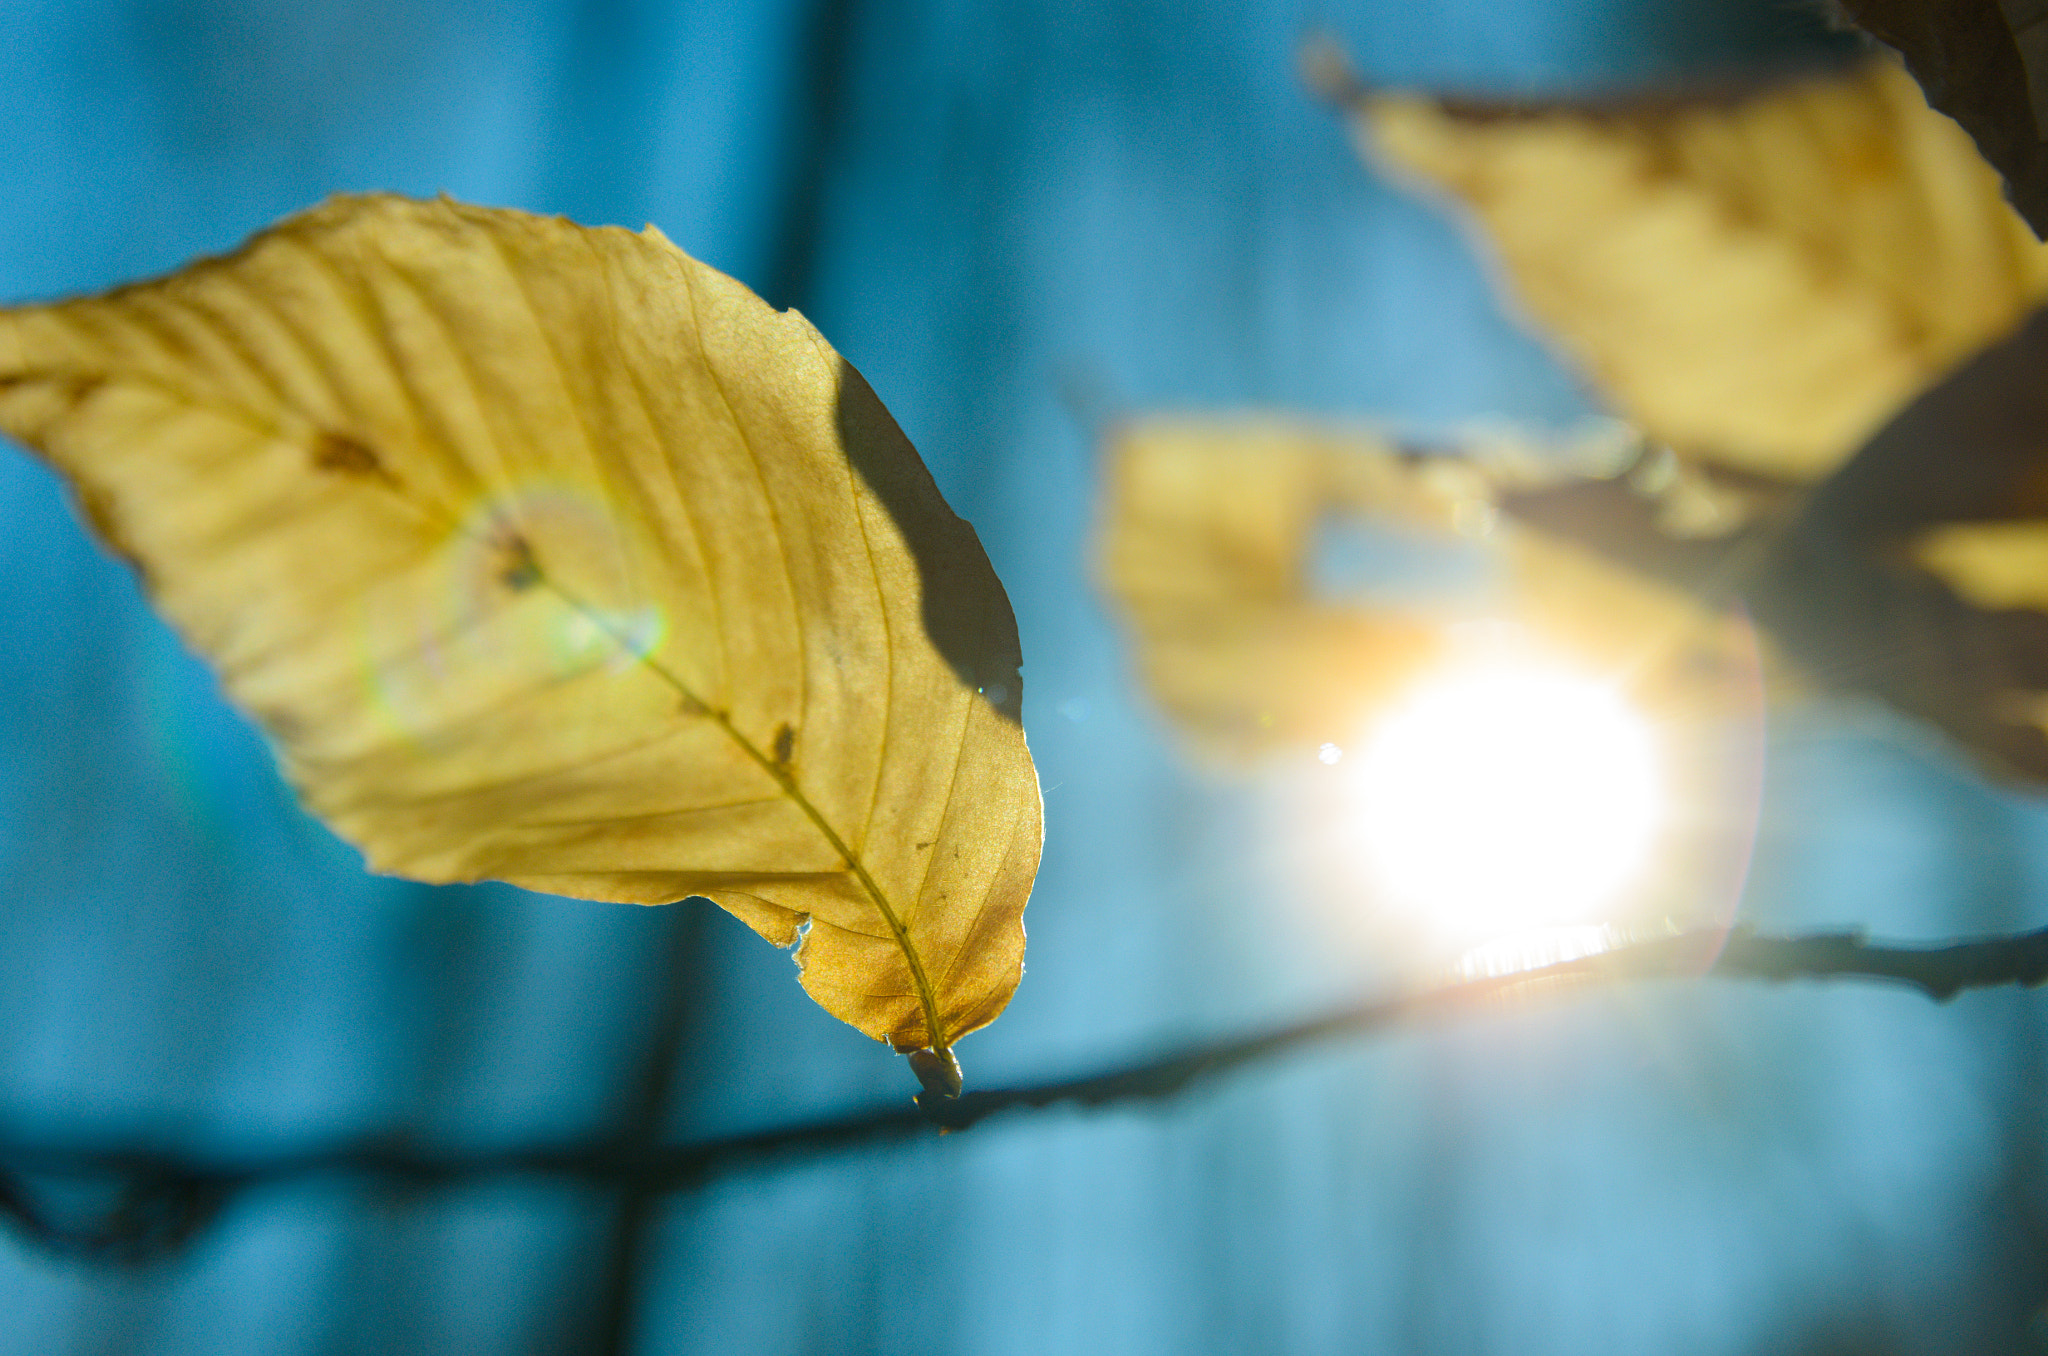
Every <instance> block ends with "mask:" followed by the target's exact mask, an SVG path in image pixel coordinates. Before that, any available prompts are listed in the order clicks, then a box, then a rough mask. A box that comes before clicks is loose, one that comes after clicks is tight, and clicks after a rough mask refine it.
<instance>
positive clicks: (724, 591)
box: [0, 196, 1041, 1050]
mask: <svg viewBox="0 0 2048 1356" xmlns="http://www.w3.org/2000/svg"><path fill="white" fill-rule="evenodd" d="M0 429H4V430H5V431H6V432H8V433H11V434H13V435H14V436H15V437H17V438H20V439H21V440H22V441H24V442H25V443H27V444H28V445H29V446H31V447H32V448H34V449H35V450H36V451H38V452H39V453H41V454H42V455H43V456H44V457H45V458H46V459H47V460H49V461H50V462H51V463H52V464H53V465H55V466H56V467H57V468H58V469H59V470H61V471H62V472H63V473H64V474H65V475H66V476H67V477H69V478H70V480H71V482H72V484H73V485H74V487H75V489H76V491H77V494H78V497H79V501H80V504H81V507H82V509H83V510H84V511H85V513H86V514H87V516H88V517H89V519H90V520H91V521H92V523H93V525H94V527H95V528H96V529H97V530H98V531H99V532H100V534H101V535H102V536H103V537H104V538H106V540H107V541H108V543H109V544H110V545H111V546H113V547H114V548H115V549H116V550H118V551H119V552H121V553H122V554H123V555H125V556H127V557H128V558H129V559H131V560H133V561H134V562H135V563H136V564H137V565H138V567H139V568H140V569H141V570H142V571H143V573H144V576H145V579H146V580H147V582H148V584H149V586H150V590H151V593H152V595H153V598H154V601H155V602H156V604H157V606H158V607H159V608H160V610H162V611H163V612H164V614H165V615H166V616H167V617H168V618H169V619H170V620H171V622H172V623H173V624H174V625H175V626H177V628H178V629H179V630H180V632H181V633H182V634H183V635H184V636H185V637H186V638H187V640H188V641H189V642H190V643H191V644H192V645H193V646H194V647H195V648H196V649H198V650H199V651H200V652H201V653H202V654H204V655H205V656H206V657H208V658H209V659H210V660H211V661H212V662H213V663H214V664H215V665H216V667H217V668H218V670H219V671H220V673H221V676H222V680H223V682H224V685H225V686H226V688H227V690H228V692H229V694H230V696H231V697H233V698H234V699H235V700H236V701H237V702H238V703H240V704H241V705H242V706H244V707H245V708H246V709H248V710H249V711H251V712H252V713H253V714H254V715H255V716H256V717H257V719H258V720H259V721H260V722H261V723H262V724H263V726H264V728H265V730H266V732H267V733H268V734H269V735H270V737H271V739H272V741H273V743H274V745H275V747H276V749H277V752H278V757H279V761H280V763H281V765H282V767H283V769H284V771H285V773H286V775H287V776H288V777H289V778H290V780H291V781H292V782H293V784H294V785H295V786H296V787H297V788H298V790H299V792H300V794H301V796H302V797H303V799H304V800H305V802H306V804H307V806H308V808H310V809H311V810H312V811H313V812H314V813H315V814H317V815H320V816H321V817H322V818H324V819H326V820H327V821H328V822H329V823H330V824H331V825H332V826H333V827H334V828H335V829H336V831H337V832H339V833H340V834H341V835H342V836H343V837H345V838H347V839H349V840H350V841H352V842H354V843H356V844H357V845H358V846H360V847H361V848H362V849H363V851H364V853H365V856H366V857H367V858H368V860H369V861H370V863H371V865H372V866H373V867H374V868H376V869H378V870H382V871H389V872H393V873H396V874H401V875H407V876H411V877H414V878H416V879H421V880H429V881H459V880H475V879H482V878H486V877H489V878H496V879H502V880H507V881H511V882H512V883H514V884H519V885H526V886H530V887H532V888H535V889H542V890H552V891H555V892H558V893H569V894H576V895H582V896H586V897H590V898H595V899H607V900H617V901H625V902H637V903H665V902H669V901H672V900H676V899H680V898H683V897H685V896H687V895H704V896H708V897H710V898H712V899H713V900H715V901H717V902H719V903H721V904H722V905H724V906H725V907H727V908H728V909H729V910H731V911H732V912H733V913H735V914H736V915H737V916H739V917H740V918H742V919H743V920H744V921H745V922H746V923H747V924H748V925H749V926H751V927H753V928H754V929H755V930H756V931H758V932H760V933H762V935H764V936H766V937H768V938H769V939H770V940H772V941H775V942H777V943H779V944H785V945H786V944H788V943H789V942H791V941H793V940H795V939H796V937H797V936H798V933H799V931H800V930H801V931H802V932H803V940H802V945H801V949H800V951H799V956H798V959H799V963H800V965H801V966H802V970H803V976H802V978H803V983H804V986H805V988H806V989H807V990H808V991H810V992H811V993H812V995H813V996H814V997H816V998H817V999H818V1001H819V1002H821V1003H822V1004H824V1006H826V1008H827V1009H828V1010H830V1011H832V1012H833V1013H834V1014H835V1015H836V1016H839V1017H840V1018H842V1019H843V1020H845V1021H847V1022H850V1023H852V1024H853V1025H855V1026H857V1027H859V1028H860V1029H861V1030H863V1031H865V1032H867V1033H868V1034H870V1035H873V1036H876V1037H878V1038H881V1039H886V1040H888V1041H890V1042H891V1043H893V1044H894V1045H896V1046H897V1047H898V1048H899V1049H917V1048H922V1047H926V1046H932V1047H934V1048H937V1049H940V1050H943V1049H945V1048H947V1047H949V1046H950V1044H951V1043H952V1042H953V1041H954V1040H957V1039H958V1038H959V1037H960V1036H962V1035H964V1034H966V1033H967V1032H969V1031H972V1030H974V1029H976V1028H977V1027H979V1026H981V1025H984V1024H985V1023H987V1022H988V1021H990V1020H992V1019H993V1018H994V1017H995V1015H996V1014H997V1013H998V1012H1000V1011H1001V1009H1002V1007H1003V1006H1004V1004H1005V1003H1006V1002H1007V1001H1008V998H1009V995H1010V993H1011V991H1012V990H1013V989H1014V988H1015V985H1016V982H1017V978H1018V975H1019V973H1020V971H1021V966H1022V951H1023V929H1022V923H1021V915H1022V910H1023V907H1024V902H1025V899H1026V896H1027V895H1028V894H1029V891H1030V885H1031V879H1032V876H1033V875H1034V874H1035V871H1036V866H1037V857H1038V847H1039V840H1040V834H1041V818H1040V808H1039V799H1038V789H1037V780H1036V776H1035V774H1034V772H1033V770H1032V765H1031V760H1030V755H1029V753H1028V751H1027V750H1026V748H1025V743H1024V736H1023V731H1022V729H1021V727H1020V725H1019V724H1018V720H1017V713H1018V711H1019V710H1020V702H1021V696H1022V693H1021V685H1020V682H1019V679H1018V674H1017V668H1018V663H1019V659H1018V651H1017V641H1016V626H1015V621H1014V620H1013V617H1012V614H1011V612H1010V608H1009V604H1008V600H1007V599H1006V598H1005V597H1004V595H1003V593H1002V588H1001V585H1000V583H998V582H997V580H996V579H995V576H994V573H993V571H992V570H991V569H990V567H989V564H988V560H987V557H986V555H985V554H984V553H983V552H982V550H981V547H980V544H979V543H978V542H977V541H976V540H975V538H974V535H973V531H972V529H971V528H969V527H968V526H967V525H966V524H965V523H964V522H962V521H961V520H960V519H958V518H957V517H955V516H954V515H953V514H952V512H951V511H950V510H949V509H948V508H947V507H946V506H945V504H944V501H943V500H942V499H941V498H940V497H939V494H938V491H937V488H936V487H935V486H934V485H933V484H932V481H931V478H930V476H929V474H928V473H927V472H926V471H925V469H924V467H923V465H922V463H921V462H919V461H918V459H917V455H916V453H915V452H914V451H913V450H912V448H911V447H910V444H909V442H908V441H907V440H906V439H905V438H904V437H903V435H902V433H901V431H900V430H899V429H898V428H897V427H896V425H895V423H894V421H893V420H891V419H890V418H889V416H888V414H887V413H886V411H884V410H883V409H882V407H881V405H880V403H879V402H878V401H877V400H876V399H875V397H874V394H873V392H872V391H870V390H869V389H868V387H867V385H866V383H865V382H863V381H862V380H861V379H860V377H859V375H858V374H857V373H855V372H854V371H853V370H852V369H851V368H850V367H849V366H847V365H846V364H845V363H844V362H843V360H841V359H840V358H839V357H838V355H837V354H835V353H834V352H833V351H832V349H831V348H830V347H829V346H828V345H827V344H826V343H825V341H824V339H823V338H822V337H821V336H819V335H818V333H817V332H816V331H815V330H814V329H813V328H812V327H811V326H810V325H809V324H808V322H806V321H805V320H804V319H803V318H802V317H801V316H798V315H797V314H795V313H794V312H784V313H777V312H775V311H773V310H771V309H770V308H769V307H767V306H766V305H764V304H763V303H762V302H761V301H760V300H759V299H758V298H756V297H754V296H753V295H752V294H751V293H749V292H747V291H746V289H745V288H744V287H742V286H741V285H740V284H738V283H736V282H734V281H733V280H731V279H730V278H727V277H725V276H724V275H722V274H719V273H717V272H716V271H715V270H712V269H710V268H707V267H705V266H704V265H702V264H699V263H697V262H696V261H695V260H692V259H690V258H689V257H688V256H686V255H684V254H683V253H682V252H681V251H679V250H677V249H676V248H675V247H674V246H672V245H670V244H669V243H668V242H667V241H666V240H665V239H663V238H662V237H661V236H660V234H659V233H658V232H656V231H654V230H653V229H652V228H651V227H650V228H649V229H648V230H647V231H646V232H645V233H643V234H641V235H637V236H636V235H633V234H630V233H628V232H625V231H622V230H617V229H611V228H604V229H596V230H586V229H584V228H581V227H578V226H575V225H573V224H571V223H569V222H566V221H563V220H560V219H545V218H540V217H533V216H528V215H526V214H523V213H518V212H511V211H501V210H492V209H484V208H476V207H469V206H466V205H463V204H458V203H455V202H452V201H449V200H446V199H443V200H441V201H438V202H414V201H409V200H405V199H400V198H395V197H389V196H371V197H361V198H341V199H336V200H334V201H332V202H329V203H328V204H326V205H324V206H322V207H319V208H316V209H314V210H313V211H311V212H308V213H305V214H303V215H301V216H298V217H295V218H292V219H289V220H287V221H285V222H283V223H281V224H279V225H278V226H276V227H273V228H272V229H271V230H269V231H266V232H264V233H263V234H261V235H259V236H257V237H255V238H254V239H253V240H251V241H250V242H249V243H248V244H247V245H245V246H244V247H243V248H242V249H241V250H240V251H239V252H237V253H236V254H234V255H231V256H228V257H226V258H223V259H218V260H209V261H202V262H200V263H197V264H194V265H192V266H190V267H189V268H187V269H186V270H184V271H183V272H180V273H178V274H175V275H172V276H170V277H167V278H164V279H161V280H158V281H155V282H150V283H144V284H138V285H135V286H131V287H128V288H123V289H120V290H118V291H116V292H113V293H109V294H107V295H105V296H103V297H95V298H85V299H80V300H75V301H69V302H64V303H60V304H56V305H51V306H39V307H24V308H20V309H16V310H12V311H7V312H0ZM806 923H807V924H808V927H807V929H806V928H805V924H806Z"/></svg>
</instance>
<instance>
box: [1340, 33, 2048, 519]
mask: <svg viewBox="0 0 2048 1356" xmlns="http://www.w3.org/2000/svg"><path fill="white" fill-rule="evenodd" d="M1354 106H1355V108H1356V110H1357V113H1358V131H1359V135H1360V138H1361V141H1362V142H1363V143H1364V144H1365V145H1366V147H1367V149H1368V150H1369V151H1370V152H1371V153H1372V154H1373V155H1374V156H1375V157H1377V158H1378V159H1379V160H1381V161H1382V162H1383V163H1385V164H1387V165H1388V166H1390V167H1391V168H1393V169H1395V170H1397V171H1399V172H1401V173H1403V174H1405V175H1407V176H1409V177H1411V178H1414V179H1416V180H1419V181H1420V182H1421V183H1422V184H1424V185H1426V186H1428V187H1430V188H1432V189H1435V190H1439V191H1442V192H1446V193H1448V194H1449V195H1450V196H1451V198H1452V199H1453V200H1454V201H1455V202H1457V203H1458V204H1460V205H1461V206H1462V207H1464V208H1465V209H1467V210H1469V211H1470V213H1471V214H1472V216H1473V218H1474V219H1475V220H1476V222H1477V224H1478V226H1479V227H1480V229H1481V232H1482V233H1483V235H1484V236H1485V237H1486V238H1487V239H1488V240H1489V241H1490V242H1491V244H1492V246H1493V248H1494V250H1495V251H1496V252H1497V254H1498V258H1499V260H1500V263H1501V265H1502V269H1503V272H1504V274H1505V278H1504V283H1505V286H1506V287H1507V288H1508V290H1509V291H1511V292H1512V293H1513V295H1514V296H1515V297H1516V299H1517V300H1518V301H1519V302H1520V303H1521V305H1522V306H1523V307H1524V308H1525V309H1526V311H1527V312H1528V315H1529V317H1530V318H1531V319H1532V320H1533V321H1534V322H1535V324H1536V325H1537V326H1538V327H1539V328H1540V329H1541V330H1543V331H1544V332H1545V333H1547V334H1548V335H1549V336H1550V337H1551V338H1552V339H1553V340H1554V341H1555V342H1556V343H1557V344H1558V345H1559V347H1560V348H1561V349H1562V350H1563V351H1564V353H1565V354H1566V356H1567V357H1568V358H1569V359H1570V360H1571V361H1572V362H1573V363H1574V364H1576V365H1577V366H1578V367H1579V368H1580V369H1581V370H1583V371H1584V372H1585V373H1586V374H1587V375H1588V376H1589V377H1590V378H1591V379H1592V381H1593V383H1594V385H1595V386H1596V387H1597V388H1598V389H1599V391H1600V392H1601V393H1602V394H1603V395H1604V396H1605V398H1606V399H1607V400H1608V401H1610V402H1611V403H1612V405H1613V406H1614V408H1615V409H1616V411H1617V412H1619V413H1620V414H1622V415H1623V416H1624V417H1626V418H1628V419H1630V420H1631V421H1633V422H1634V423H1636V424H1637V425H1638V426H1640V427H1641V428H1642V429H1643V430H1644V431H1645V432H1646V433H1647V434H1648V436H1649V437H1650V438H1651V439H1652V440H1654V441H1657V442H1661V443H1664V444H1667V445H1669V446H1671V447H1673V448H1675V449H1677V450H1678V451H1679V452H1680V453H1681V454H1682V455H1683V456H1685V457H1687V458H1688V459H1692V460H1698V461H1705V462H1707V463H1711V464H1716V465H1720V466H1724V467H1729V468H1734V469H1736V470H1737V471H1740V472H1746V473H1751V474H1760V475H1763V476H1767V477H1770V478H1774V479H1777V480H1782V481H1789V482H1794V483H1807V482H1811V481H1813V480H1816V479H1818V478H1820V477H1821V476H1823V475H1825V474H1826V473H1828V472H1829V471H1831V470H1832V469H1833V468H1834V467H1836V466H1837V465H1839V464H1840V463H1841V462H1842V461H1843V460H1844V459H1846V458H1847V457H1848V456H1849V454H1850V453H1851V452H1852V451H1853V450H1854V449H1855V448H1856V447H1858V446H1859V445H1861V444H1862V443H1863V442H1864V441H1865V440H1866V439H1867V438H1868V437H1870V436H1871V435H1872V434H1873V433H1875V432H1876V430H1877V429H1878V428H1879V427H1880V426H1881V425H1882V424H1883V423H1884V421H1885V420H1886V419H1888V418H1890V417H1891V416H1892V415H1893V414H1894V413H1895V412H1896V411H1897V410H1898V409H1899V408H1900V407H1901V406H1903V405H1904V404H1905V402H1906V401H1908V400H1910V399H1911V398H1912V397H1913V396H1914V395H1916V394H1917V393H1918V392H1919V391H1920V390H1921V389H1923V388H1924V387H1925V386H1926V385H1927V384H1928V383H1930V382H1931V381H1933V380H1935V379H1936V378H1938V377H1939V376H1940V375H1942V374H1943V373H1945V372H1946V371H1948V370H1949V369H1950V368H1951V367H1952V366H1953V365H1954V364H1955V363H1957V362H1959V361H1960V360H1962V359H1963V358H1965V357H1967V356H1968V355H1969V354H1971V353H1973V352H1975V351H1976V350H1977V349H1979V348H1980V347H1982V346H1983V345H1984V344H1986V343H1989V342H1991V341H1992V340H1994V339H1996V338H1998V337H2000V336H2002V335H2004V334H2006V333H2008V332H2010V331H2011V329H2012V328H2013V327H2014V326H2015V325H2017V324H2018V323H2019V321H2020V319H2021V318H2022V317H2023V316H2024V315H2025V314H2026V313H2027V312H2028V311H2029V310H2031V309H2032V308H2033V306H2034V304H2036V303H2037V302H2038V301H2039V300H2040V299H2041V298H2043V297H2044V296H2048V247H2044V246H2042V245H2040V244H2039V243H2037V242H2036V241H2035V240H2034V239H2033V237H2032V235H2031V233H2030V232H2029V231H2028V230H2027V228H2026V226H2025V225H2024V224H2023V223H2022V222H2021V221H2020V220H2019V219H2018V218H2017V217H2016V216H2015V215H2014V214H2013V212H2012V209H2011V208H2010V207H2009V206H2008V205H2007V204H2006V203H2005V201H2004V199H2003V198H2002V196H2001V194H2000V190H1999V185H1998V181H1997V178H1996V176H1995V175H1993V174H1992V172H1991V171H1990V170H1989V169H1988V168H1987V167H1986V166H1985V165H1984V163H1983V162H1982V160H1980V159H1979V158H1978V156H1977V154H1976V153H1975V151H1974V150H1973V149H1972V147H1971V145H1970V143H1969V140H1968V138H1967V137H1965V136H1964V135H1963V134H1962V133H1961V132H1960V131H1959V130H1958V129H1957V128H1956V126H1955V125H1954V124H1953V123H1951V122H1950V121H1949V120H1948V119H1946V118H1943V117H1942V116H1940V115H1939V114H1937V113H1934V112H1932V111H1930V110H1929V109H1928V108H1927V106H1926V104H1925V102H1924V101H1923V99H1922V98H1921V95H1920V92H1919V90H1918V89H1917V88H1916V87H1915V86H1914V85H1913V83H1912V81H1911V80H1910V79H1909V78H1907V76H1906V75H1905V74H1904V73H1903V72H1901V71H1899V70H1898V69H1897V68H1896V66H1894V65H1893V64H1891V63H1890V62H1888V61H1880V62H1873V63H1870V64H1867V65H1865V66H1863V67H1862V68H1860V69H1858V70H1856V71H1853V72H1850V73H1847V74H1843V75H1835V76H1815V77H1812V78H1809V79H1805V80H1801V81H1798V82H1796V83H1793V84H1790V85H1786V86H1782V87H1778V88H1773V89H1770V90H1767V91H1765V92H1763V93H1760V94H1756V95H1753V96H1751V97H1747V98H1742V99H1737V100H1725V99H1724V100H1705V99H1693V100H1688V99H1667V100H1658V101H1643V102H1640V103H1637V104H1627V103H1618V104H1615V105H1612V106H1604V107H1603V106H1591V105H1577V106H1570V105H1553V106H1529V107H1506V106H1496V107H1487V106H1480V105H1474V104H1470V103H1456V102H1447V101H1443V100H1438V99H1432V98H1426V97H1419V96H1413V95H1402V94H1392V93H1379V92H1361V93H1358V94H1357V95H1356V96H1355V100H1354Z"/></svg>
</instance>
